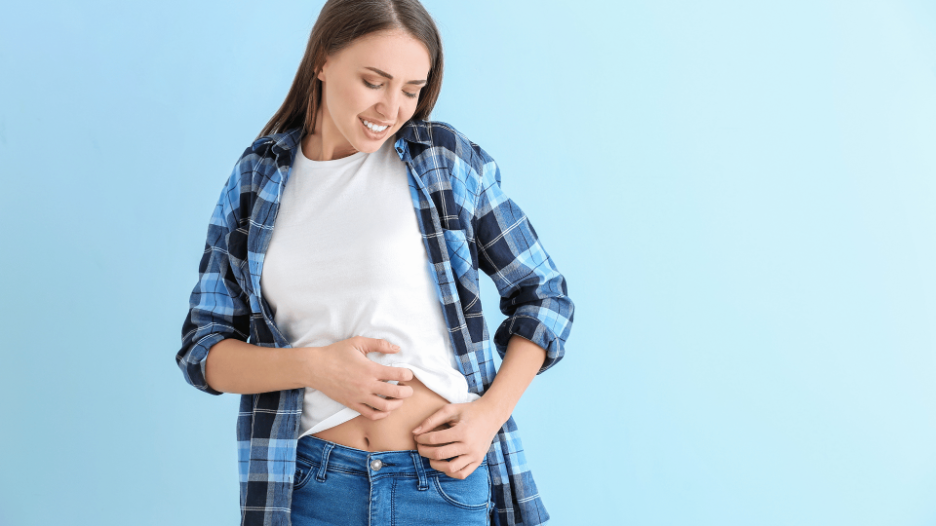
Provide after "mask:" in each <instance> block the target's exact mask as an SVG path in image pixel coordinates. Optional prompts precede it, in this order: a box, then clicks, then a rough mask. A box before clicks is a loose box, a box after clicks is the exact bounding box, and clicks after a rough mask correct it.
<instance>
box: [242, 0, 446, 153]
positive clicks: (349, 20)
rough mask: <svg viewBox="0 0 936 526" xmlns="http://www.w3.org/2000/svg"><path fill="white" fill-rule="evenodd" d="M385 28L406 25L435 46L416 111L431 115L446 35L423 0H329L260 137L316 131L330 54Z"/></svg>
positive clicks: (405, 28)
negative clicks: (322, 76) (323, 72)
mask: <svg viewBox="0 0 936 526" xmlns="http://www.w3.org/2000/svg"><path fill="white" fill-rule="evenodd" d="M384 30H403V31H406V32H407V33H409V34H410V35H412V37H413V38H415V39H417V40H420V41H422V43H423V44H425V46H426V48H427V49H428V50H429V57H430V60H431V64H432V65H431V67H430V68H429V77H428V78H427V82H426V85H425V86H424V87H423V89H422V90H420V92H419V101H418V102H417V104H416V113H414V114H413V117H412V118H414V119H420V120H427V119H428V118H429V114H430V113H431V112H432V108H433V106H435V103H436V99H438V98H439V91H441V89H442V37H441V36H440V35H439V30H438V29H437V28H436V25H435V22H434V21H433V20H432V17H431V16H430V15H429V13H428V12H427V11H426V9H425V8H424V7H423V6H422V4H420V3H419V0H328V1H327V2H325V5H324V6H323V7H322V11H321V12H320V13H319V16H318V19H317V20H316V21H315V25H314V26H313V27H312V33H311V34H310V35H309V42H308V44H307V45H306V51H305V55H303V56H302V62H301V63H300V64H299V70H298V71H297V72H296V77H295V78H294V79H293V82H292V86H290V88H289V93H288V94H287V95H286V100H285V101H283V104H282V106H280V108H279V110H277V111H276V113H275V114H274V115H273V117H272V118H271V119H270V120H269V122H267V124H266V126H264V127H263V131H261V132H260V135H258V136H257V139H259V138H260V137H263V136H266V135H271V134H273V133H278V132H283V131H287V130H291V129H293V128H296V127H299V126H302V134H301V136H300V140H301V139H302V138H303V137H305V136H306V135H307V134H309V133H311V132H312V130H314V129H315V124H316V123H315V118H316V116H317V115H318V108H319V105H321V103H322V81H321V80H319V79H318V78H317V77H318V72H319V70H320V69H321V68H322V66H323V65H324V64H325V58H326V57H327V56H329V55H331V54H332V53H336V52H338V51H340V50H341V49H343V48H345V47H347V46H349V45H351V43H353V42H354V41H355V40H356V39H358V38H361V37H363V36H365V35H367V34H369V33H373V32H375V31H384Z"/></svg>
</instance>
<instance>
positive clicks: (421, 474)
mask: <svg viewBox="0 0 936 526" xmlns="http://www.w3.org/2000/svg"><path fill="white" fill-rule="evenodd" d="M410 455H411V456H412V457H413V464H415V465H416V476H417V478H419V483H418V484H417V485H416V489H418V490H419V491H425V490H427V489H429V481H428V480H427V479H426V469H425V467H424V466H423V463H422V457H421V456H420V455H419V453H418V452H417V451H410Z"/></svg>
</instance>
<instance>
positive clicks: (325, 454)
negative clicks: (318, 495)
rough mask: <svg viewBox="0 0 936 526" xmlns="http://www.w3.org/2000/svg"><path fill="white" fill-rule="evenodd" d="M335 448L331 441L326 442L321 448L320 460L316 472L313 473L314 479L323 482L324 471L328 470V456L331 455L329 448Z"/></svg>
mask: <svg viewBox="0 0 936 526" xmlns="http://www.w3.org/2000/svg"><path fill="white" fill-rule="evenodd" d="M334 448H335V444H332V443H331V442H326V443H325V444H324V447H323V450H322V462H321V465H320V466H319V469H318V472H316V473H315V480H317V481H319V482H325V472H326V471H328V456H329V455H331V450H332V449H334Z"/></svg>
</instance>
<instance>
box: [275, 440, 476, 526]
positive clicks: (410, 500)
mask: <svg viewBox="0 0 936 526" xmlns="http://www.w3.org/2000/svg"><path fill="white" fill-rule="evenodd" d="M297 447H298V451H297V457H296V478H295V483H294V486H293V497H292V510H291V514H292V524H293V526H322V525H341V526H382V525H391V524H392V525H394V526H431V525H439V526H443V525H444V526H487V525H489V524H490V516H489V513H490V510H491V509H492V506H491V487H492V485H491V474H490V471H489V470H488V463H487V458H485V459H484V461H483V462H482V463H481V465H480V466H478V467H477V468H475V470H474V471H473V472H472V473H471V475H468V477H466V478H465V479H464V480H462V479H456V478H453V477H450V476H448V475H446V474H445V473H443V472H441V471H439V470H437V469H435V468H433V467H432V466H430V465H429V459H428V458H426V457H423V456H421V455H420V454H419V452H418V451H417V450H415V449H406V450H396V451H364V450H362V449H356V448H353V447H348V446H345V445H342V444H338V443H335V442H331V441H329V440H323V439H321V438H318V437H315V436H312V435H306V436H303V437H301V438H300V439H299V444H298V446H297Z"/></svg>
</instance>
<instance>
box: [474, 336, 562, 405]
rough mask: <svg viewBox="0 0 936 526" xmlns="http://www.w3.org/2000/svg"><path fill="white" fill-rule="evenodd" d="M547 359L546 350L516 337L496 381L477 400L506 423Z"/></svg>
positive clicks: (505, 355)
mask: <svg viewBox="0 0 936 526" xmlns="http://www.w3.org/2000/svg"><path fill="white" fill-rule="evenodd" d="M545 360H546V350H545V349H543V348H542V347H540V346H539V345H537V344H535V343H533V342H531V341H530V340H527V339H526V338H523V337H522V336H517V335H513V336H512V337H511V338H510V341H508V342H507V352H506V353H504V360H503V361H502V362H501V365H500V369H498V371H497V375H496V376H495V377H494V381H493V382H491V386H490V387H488V388H487V390H486V391H485V392H484V394H483V395H482V396H481V398H480V399H479V400H478V401H482V400H483V401H484V403H486V404H488V405H489V407H490V410H491V411H493V412H494V414H496V415H498V418H499V419H500V421H501V422H506V421H507V419H509V418H510V415H511V413H513V410H514V407H516V405H517V402H519V401H520V397H521V396H522V395H523V393H524V391H526V389H527V387H529V385H530V382H532V381H533V378H534V377H535V376H536V372H537V371H539V369H540V367H542V366H543V362H544V361H545Z"/></svg>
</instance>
